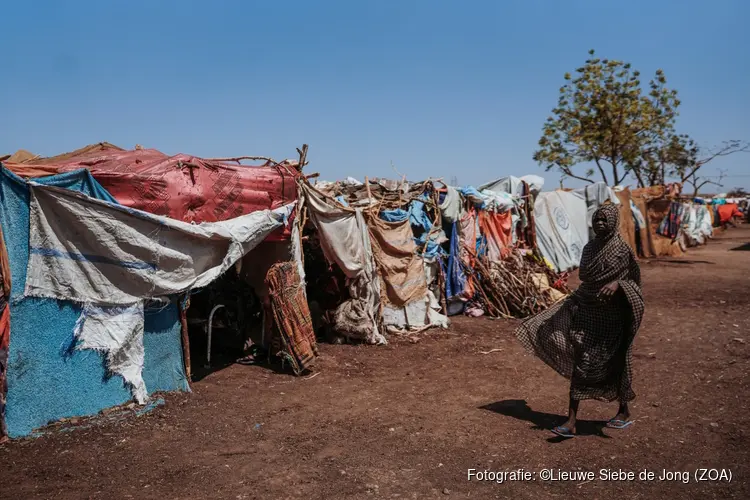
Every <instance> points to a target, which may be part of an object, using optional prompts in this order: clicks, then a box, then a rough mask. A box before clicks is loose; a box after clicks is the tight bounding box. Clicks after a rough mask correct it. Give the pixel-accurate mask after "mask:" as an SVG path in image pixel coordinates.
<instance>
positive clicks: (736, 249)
mask: <svg viewBox="0 0 750 500" xmlns="http://www.w3.org/2000/svg"><path fill="white" fill-rule="evenodd" d="M731 250H732V252H743V251H744V252H747V251H750V243H745V244H744V245H740V246H738V247H734V248H732V249H731Z"/></svg>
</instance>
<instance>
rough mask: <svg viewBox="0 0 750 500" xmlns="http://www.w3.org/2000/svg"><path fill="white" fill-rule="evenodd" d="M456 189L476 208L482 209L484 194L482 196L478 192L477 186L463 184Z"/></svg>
mask: <svg viewBox="0 0 750 500" xmlns="http://www.w3.org/2000/svg"><path fill="white" fill-rule="evenodd" d="M458 191H459V192H460V193H461V194H462V195H463V197H464V198H466V199H467V200H469V201H471V202H472V203H473V204H474V206H476V207H477V208H480V209H482V208H484V207H485V205H486V203H485V201H484V196H482V193H480V192H479V191H478V190H477V188H475V187H473V186H465V187H462V188H458Z"/></svg>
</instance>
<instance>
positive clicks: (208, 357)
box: [206, 304, 224, 368]
mask: <svg viewBox="0 0 750 500" xmlns="http://www.w3.org/2000/svg"><path fill="white" fill-rule="evenodd" d="M222 307H224V304H217V305H215V306H214V308H213V309H211V314H209V315H208V345H207V346H206V368H211V330H212V329H213V322H214V313H215V312H216V311H217V310H218V309H221V308H222Z"/></svg>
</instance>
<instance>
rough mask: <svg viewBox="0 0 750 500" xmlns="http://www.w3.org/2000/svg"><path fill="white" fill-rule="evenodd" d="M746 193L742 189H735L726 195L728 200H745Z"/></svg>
mask: <svg viewBox="0 0 750 500" xmlns="http://www.w3.org/2000/svg"><path fill="white" fill-rule="evenodd" d="M748 194H749V193H748V192H747V190H746V189H745V188H743V187H736V188H734V189H732V190H731V191H729V192H728V193H727V197H728V198H747V196H748Z"/></svg>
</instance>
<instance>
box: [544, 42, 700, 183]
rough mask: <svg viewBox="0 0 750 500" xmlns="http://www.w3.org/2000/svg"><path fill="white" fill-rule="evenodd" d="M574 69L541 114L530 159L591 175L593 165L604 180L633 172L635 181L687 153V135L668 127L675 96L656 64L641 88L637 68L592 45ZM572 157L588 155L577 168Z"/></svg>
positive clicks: (674, 114) (567, 172) (672, 119)
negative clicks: (603, 55)
mask: <svg viewBox="0 0 750 500" xmlns="http://www.w3.org/2000/svg"><path fill="white" fill-rule="evenodd" d="M589 55H590V56H591V57H590V58H589V59H588V60H587V61H586V63H585V64H584V66H582V67H580V68H578V69H577V70H576V72H575V75H571V74H570V73H566V74H565V81H566V83H565V85H563V86H562V87H561V88H560V96H559V100H558V103H557V106H556V107H555V108H554V109H553V110H552V116H550V117H549V118H547V121H546V123H545V124H544V126H543V133H542V137H541V139H539V149H538V150H537V151H536V152H535V153H534V160H535V161H537V162H538V163H539V164H541V165H543V166H545V167H546V169H547V170H548V171H549V170H551V169H553V168H557V169H558V170H559V171H560V172H561V173H562V174H563V175H564V176H566V177H573V178H576V179H582V180H586V181H589V182H594V180H593V177H594V175H595V173H596V170H598V172H599V174H600V176H601V180H603V181H604V182H606V183H607V184H612V185H616V184H620V183H621V182H622V181H623V180H624V179H625V178H626V177H627V176H628V174H633V175H634V176H635V177H636V179H638V182H639V184H640V185H645V184H646V182H647V181H650V180H651V179H652V178H656V177H660V176H661V177H662V178H663V177H664V175H662V174H661V172H664V174H665V175H666V173H667V171H668V170H669V169H668V168H667V166H668V165H670V166H671V165H672V163H671V162H672V161H673V159H674V160H675V161H687V156H688V152H689V148H690V144H691V143H692V141H691V140H690V139H689V138H687V137H685V136H677V135H675V133H674V122H675V118H676V117H677V108H678V107H679V105H680V101H679V99H678V98H677V91H676V90H670V89H668V88H667V86H666V84H667V79H666V77H665V76H664V72H663V71H662V70H657V71H656V74H655V76H654V78H653V79H652V80H650V82H649V84H648V87H646V89H645V90H644V88H643V85H642V83H641V79H640V78H641V75H640V72H639V71H637V70H634V69H633V68H632V67H631V65H630V64H629V63H626V62H623V61H617V60H609V59H599V58H597V57H595V53H594V51H593V50H592V51H590V52H589ZM580 163H593V164H595V166H596V169H590V170H589V171H587V172H585V173H584V174H583V175H579V174H576V173H574V171H573V168H574V167H575V166H576V165H578V164H580ZM670 168H671V167H670Z"/></svg>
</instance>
